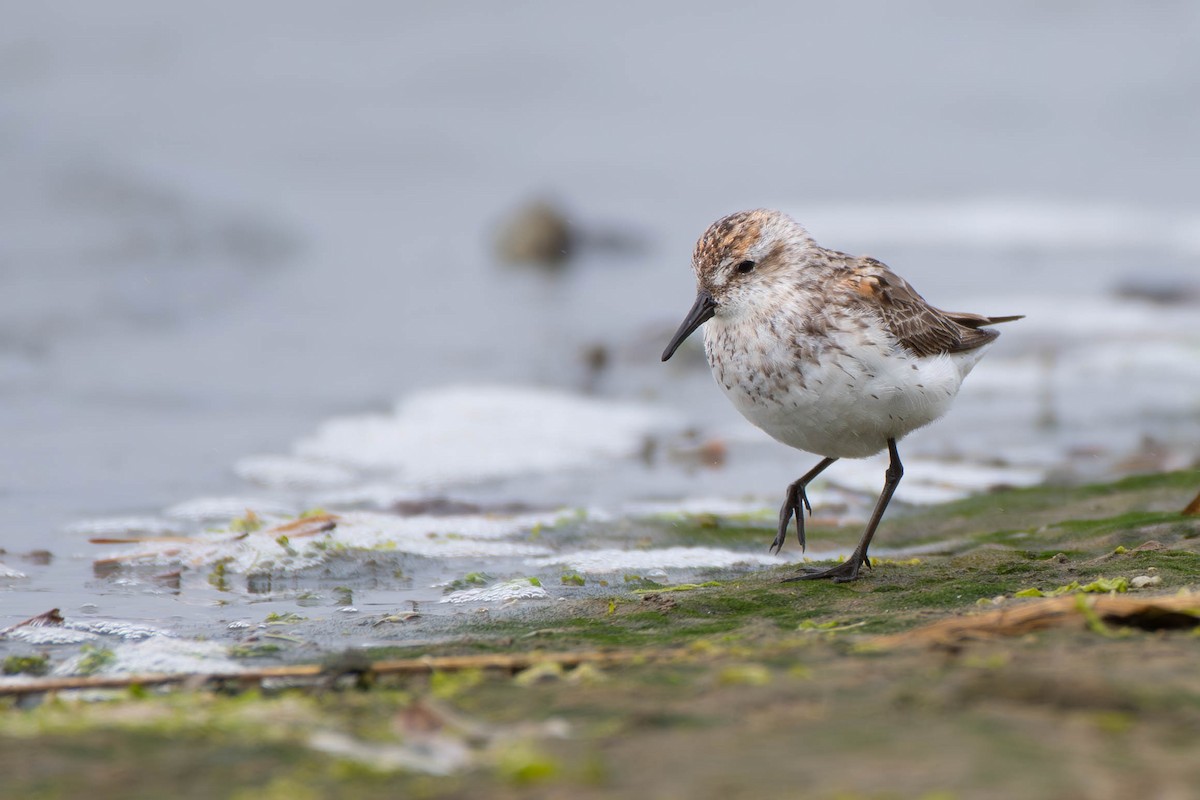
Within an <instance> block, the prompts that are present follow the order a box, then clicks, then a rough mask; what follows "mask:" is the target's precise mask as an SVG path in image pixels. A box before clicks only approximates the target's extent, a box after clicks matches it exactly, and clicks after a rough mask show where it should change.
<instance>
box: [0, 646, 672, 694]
mask: <svg viewBox="0 0 1200 800" xmlns="http://www.w3.org/2000/svg"><path fill="white" fill-rule="evenodd" d="M688 654H689V651H687V650H683V649H672V650H651V651H645V650H614V651H595V650H586V651H578V652H569V653H516V654H512V655H502V654H488V655H477V656H442V657H425V658H406V659H400V660H396V661H376V662H374V663H371V664H366V665H363V666H361V667H356V666H335V667H322V666H320V665H317V664H297V665H295V666H287V667H267V668H264V669H253V670H246V671H244V672H214V673H203V674H186V673H185V674H166V673H145V674H141V675H93V676H80V677H69V678H39V679H37V680H29V681H22V682H21V683H13V684H7V685H3V684H0V696H4V695H30V694H41V693H43V692H59V691H68V690H78V689H128V688H130V687H131V686H169V685H174V684H183V685H187V686H191V687H196V688H199V687H202V686H205V685H208V684H241V685H243V686H255V685H258V684H261V683H262V682H263V681H269V680H289V681H297V682H316V681H318V680H328V679H331V678H336V677H338V676H339V675H346V674H357V675H364V676H367V677H378V676H383V675H421V674H428V673H431V672H456V671H462V670H467V669H494V670H501V671H506V672H519V671H521V670H523V669H528V668H529V667H531V666H533V665H535V664H558V665H560V666H563V667H574V666H578V665H580V664H585V663H586V664H596V665H599V666H616V665H619V664H631V663H637V662H642V661H663V660H671V659H675V658H682V657H686V656H687V655H688Z"/></svg>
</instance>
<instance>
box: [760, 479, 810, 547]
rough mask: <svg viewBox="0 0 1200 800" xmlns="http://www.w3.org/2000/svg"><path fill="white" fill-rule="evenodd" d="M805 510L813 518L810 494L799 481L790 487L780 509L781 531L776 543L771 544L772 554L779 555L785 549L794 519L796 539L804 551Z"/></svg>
mask: <svg viewBox="0 0 1200 800" xmlns="http://www.w3.org/2000/svg"><path fill="white" fill-rule="evenodd" d="M805 509H808V513H809V516H811V515H812V504H811V503H809V502H808V493H807V492H805V491H804V484H803V483H801V482H799V481H797V482H796V483H793V484H792V485H791V486H789V487H788V490H787V497H786V498H785V499H784V501H783V506H782V507H781V508H780V509H779V530H778V531H777V532H776V533H775V541H773V542H771V547H770V551H771V552H772V553H778V552H779V551H780V550H782V549H783V543H784V542H785V541H787V530H788V524H789V523H791V521H792V517H795V518H796V539H797V540H798V541H799V542H800V549H801V550H803V549H804V546H805V539H804V510H805Z"/></svg>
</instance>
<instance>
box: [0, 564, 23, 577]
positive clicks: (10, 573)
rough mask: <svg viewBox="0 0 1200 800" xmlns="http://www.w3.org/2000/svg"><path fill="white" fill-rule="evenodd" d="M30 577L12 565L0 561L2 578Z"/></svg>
mask: <svg viewBox="0 0 1200 800" xmlns="http://www.w3.org/2000/svg"><path fill="white" fill-rule="evenodd" d="M25 577H28V576H27V575H26V574H25V573H24V572H21V571H20V570H16V569H13V568H12V567H10V566H8V565H6V564H4V563H2V562H0V578H25Z"/></svg>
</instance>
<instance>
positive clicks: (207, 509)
mask: <svg viewBox="0 0 1200 800" xmlns="http://www.w3.org/2000/svg"><path fill="white" fill-rule="evenodd" d="M248 511H253V512H254V513H255V514H258V515H259V516H260V517H287V516H291V515H293V514H295V513H296V509H295V508H293V507H292V506H290V505H288V504H286V503H281V502H279V501H278V500H271V499H269V498H265V497H197V498H195V499H194V500H185V501H184V502H182V503H177V504H175V505H173V506H171V507H170V508H168V509H167V510H166V511H164V512H163V513H164V514H166V515H167V516H168V517H171V518H172V519H181V520H187V521H189V522H200V523H205V522H228V521H229V520H231V519H236V518H237V517H242V516H245V515H246V512H248Z"/></svg>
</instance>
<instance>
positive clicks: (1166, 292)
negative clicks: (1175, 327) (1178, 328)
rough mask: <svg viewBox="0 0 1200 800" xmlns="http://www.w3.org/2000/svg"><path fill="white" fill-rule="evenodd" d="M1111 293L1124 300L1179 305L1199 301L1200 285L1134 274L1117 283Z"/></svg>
mask: <svg viewBox="0 0 1200 800" xmlns="http://www.w3.org/2000/svg"><path fill="white" fill-rule="evenodd" d="M1113 294H1115V295H1116V296H1117V297H1120V298H1122V299H1125V300H1142V301H1144V302H1148V303H1154V304H1155V305H1160V306H1179V305H1187V304H1190V303H1197V302H1200V285H1198V284H1195V283H1189V282H1187V281H1183V280H1171V279H1169V278H1155V277H1153V276H1150V277H1146V276H1137V275H1135V276H1130V277H1128V278H1125V279H1124V280H1122V281H1121V282H1120V283H1118V284H1117V286H1116V288H1115V289H1114V290H1113Z"/></svg>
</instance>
